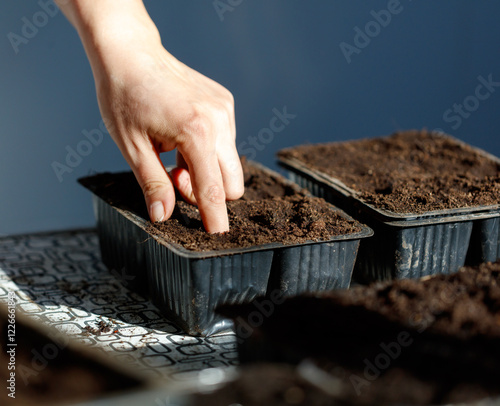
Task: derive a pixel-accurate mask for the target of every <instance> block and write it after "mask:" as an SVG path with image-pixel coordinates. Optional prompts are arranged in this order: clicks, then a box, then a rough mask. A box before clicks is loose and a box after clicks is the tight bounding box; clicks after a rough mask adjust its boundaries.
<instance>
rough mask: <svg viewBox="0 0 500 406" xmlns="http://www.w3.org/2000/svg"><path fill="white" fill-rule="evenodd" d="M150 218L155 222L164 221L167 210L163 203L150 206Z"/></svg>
mask: <svg viewBox="0 0 500 406" xmlns="http://www.w3.org/2000/svg"><path fill="white" fill-rule="evenodd" d="M149 216H150V217H151V220H153V221H162V220H163V218H164V217H165V208H164V207H163V203H162V202H154V203H153V204H152V205H151V206H149Z"/></svg>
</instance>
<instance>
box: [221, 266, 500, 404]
mask: <svg viewBox="0 0 500 406" xmlns="http://www.w3.org/2000/svg"><path fill="white" fill-rule="evenodd" d="M265 300H266V299H261V301H260V303H259V305H258V306H256V305H255V304H248V305H240V306H224V307H222V308H221V309H219V311H220V312H221V313H222V314H223V315H225V316H227V317H231V318H233V319H234V320H235V321H236V323H237V328H236V331H237V333H238V336H239V339H238V342H239V351H240V359H241V361H242V362H243V363H248V362H256V361H260V362H263V361H266V362H270V361H274V362H289V363H292V364H298V363H301V364H300V368H299V369H300V370H303V369H304V368H303V367H304V364H305V363H309V366H308V367H307V368H305V369H306V373H305V376H306V377H307V376H309V377H310V380H311V381H312V382H315V383H316V384H317V386H318V387H321V388H323V389H325V390H327V391H328V388H331V389H332V391H330V393H331V394H332V395H335V397H336V398H337V399H338V400H343V401H346V402H347V403H348V404H421V405H430V404H446V403H461V402H472V401H476V400H478V399H482V398H497V399H500V385H498V377H499V376H500V263H487V264H482V265H480V266H478V267H464V268H462V269H461V270H460V271H459V272H458V273H455V274H450V275H438V276H433V277H426V278H423V279H420V280H409V279H406V280H398V281H392V282H379V283H376V284H372V285H370V286H358V287H355V288H353V289H350V290H343V291H336V292H330V293H322V294H318V295H315V296H310V295H301V296H298V297H294V298H287V299H286V300H285V301H284V302H283V303H282V304H280V305H277V306H273V307H272V311H268V314H267V315H266V317H263V318H262V320H263V321H262V322H261V323H260V324H258V325H257V324H256V323H253V322H252V320H254V319H256V317H255V315H254V313H255V312H256V311H259V310H258V309H261V308H263V307H264V305H265V304H267V305H268V310H269V303H268V302H265ZM298 326H300V327H298ZM304 360H308V361H307V362H304ZM315 370H316V371H315ZM325 372H326V373H327V374H328V375H326V378H325ZM333 389H335V390H333ZM332 392H335V393H334V394H333V393H332Z"/></svg>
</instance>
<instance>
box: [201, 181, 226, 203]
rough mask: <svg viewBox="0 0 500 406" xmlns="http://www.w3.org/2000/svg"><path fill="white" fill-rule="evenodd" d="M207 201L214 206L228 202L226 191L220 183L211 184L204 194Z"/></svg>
mask: <svg viewBox="0 0 500 406" xmlns="http://www.w3.org/2000/svg"><path fill="white" fill-rule="evenodd" d="M202 196H203V198H204V200H205V201H207V202H209V203H211V204H212V205H214V206H221V205H223V204H225V203H226V193H225V192H224V189H223V188H222V187H220V186H219V185H211V186H209V187H208V188H207V189H206V190H205V192H204V193H203V194H202Z"/></svg>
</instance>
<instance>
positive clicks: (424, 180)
mask: <svg viewBox="0 0 500 406" xmlns="http://www.w3.org/2000/svg"><path fill="white" fill-rule="evenodd" d="M279 156H281V157H283V158H293V159H297V160H299V161H300V162H302V163H305V164H306V165H307V167H309V168H311V169H314V170H317V171H320V172H322V173H324V174H327V175H329V176H331V177H333V178H336V179H339V180H340V181H342V182H343V183H344V184H345V185H346V186H348V187H349V188H351V189H353V190H355V191H356V192H357V193H358V196H357V197H359V198H360V199H361V200H363V201H365V202H366V203H369V204H373V205H374V206H376V207H379V208H383V209H387V210H390V211H393V212H397V213H422V212H426V211H432V210H443V209H452V208H464V207H473V206H481V205H492V204H498V203H500V165H499V164H498V163H497V162H494V161H493V160H491V159H489V158H485V157H484V156H483V155H481V154H480V153H478V152H477V151H476V150H475V149H472V148H471V147H469V146H466V145H463V144H462V143H458V142H456V141H454V140H453V139H452V138H450V137H446V136H444V135H440V134H437V133H430V132H427V131H425V130H422V131H416V130H413V131H405V132H400V133H395V134H393V135H392V136H389V137H380V138H371V139H362V140H355V141H348V142H340V143H329V144H318V145H302V146H297V147H292V148H289V149H286V150H283V151H281V152H280V153H279Z"/></svg>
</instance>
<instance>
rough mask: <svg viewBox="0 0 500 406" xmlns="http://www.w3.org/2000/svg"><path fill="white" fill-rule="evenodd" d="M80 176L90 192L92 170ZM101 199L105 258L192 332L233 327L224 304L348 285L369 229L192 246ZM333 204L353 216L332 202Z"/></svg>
mask: <svg viewBox="0 0 500 406" xmlns="http://www.w3.org/2000/svg"><path fill="white" fill-rule="evenodd" d="M253 165H257V164H253ZM257 166H258V167H259V168H261V169H262V170H264V171H268V172H269V173H271V174H273V176H275V177H277V178H278V179H280V180H281V181H282V182H284V183H285V184H287V185H289V186H291V187H294V188H295V189H296V190H300V189H299V188H298V187H297V186H296V185H295V184H293V183H292V182H290V181H287V180H286V179H285V178H283V177H281V176H280V175H278V174H276V173H274V172H272V171H270V170H269V169H267V168H264V167H262V166H260V165H257ZM80 182H81V183H82V184H83V185H84V186H85V187H87V188H88V189H90V190H91V191H93V192H94V193H96V190H95V188H93V186H92V177H87V178H84V179H81V180H80ZM104 199H105V196H99V195H96V194H94V195H93V202H94V209H95V215H96V218H97V230H98V234H99V239H100V247H101V251H102V258H103V261H104V262H105V264H106V265H107V267H108V268H110V269H114V270H118V271H119V272H120V273H121V274H122V275H124V276H125V279H129V282H130V283H131V284H133V285H134V286H135V285H136V284H138V285H142V286H147V290H148V292H149V295H150V297H151V298H152V300H153V301H154V303H155V304H156V305H157V306H158V307H159V308H161V309H163V310H164V311H165V313H166V315H167V316H168V317H169V318H170V319H172V321H174V322H176V324H178V325H179V327H181V328H182V329H183V330H184V331H185V332H186V333H188V334H191V335H211V334H215V333H218V332H222V331H225V330H229V329H232V327H233V324H232V321H230V320H229V319H224V318H222V317H221V316H220V315H217V314H215V312H214V309H215V308H216V307H218V306H219V305H222V304H240V303H249V302H251V301H252V300H254V299H255V298H256V297H258V296H264V295H268V296H271V297H276V296H277V295H278V296H282V295H284V296H290V295H296V294H300V293H303V292H318V291H324V290H331V289H336V288H347V287H349V284H350V281H351V275H352V271H353V267H354V262H355V259H356V255H357V251H358V247H359V242H360V239H361V238H365V237H369V236H371V235H372V234H373V231H372V230H371V229H370V228H369V227H366V226H364V225H361V224H360V226H361V231H360V232H358V233H354V234H348V235H341V236H337V237H333V238H331V239H329V240H327V241H321V242H313V241H311V242H307V243H303V244H296V245H283V244H280V243H273V244H265V245H260V246H253V247H248V248H241V249H227V250H217V251H204V252H196V251H189V250H187V249H185V248H183V247H181V246H178V245H175V244H173V243H171V242H169V241H168V240H167V239H165V238H164V237H162V236H158V235H153V234H150V233H149V232H148V226H149V225H150V222H149V221H148V220H146V219H145V218H144V217H142V216H139V215H137V214H136V213H134V212H132V211H130V210H125V209H123V208H119V207H115V206H113V205H111V204H109V203H107V202H106V201H105V200H104ZM331 208H332V210H335V211H337V212H338V213H339V214H340V215H341V216H343V217H344V218H347V219H351V218H350V217H349V216H348V215H347V214H345V213H344V212H343V211H341V210H340V209H338V208H336V207H334V206H333V205H332V207H331Z"/></svg>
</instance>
